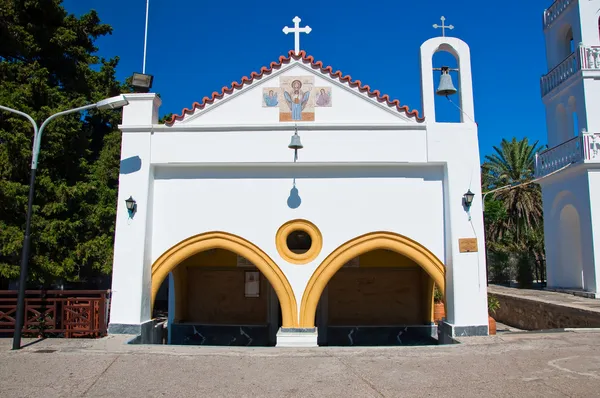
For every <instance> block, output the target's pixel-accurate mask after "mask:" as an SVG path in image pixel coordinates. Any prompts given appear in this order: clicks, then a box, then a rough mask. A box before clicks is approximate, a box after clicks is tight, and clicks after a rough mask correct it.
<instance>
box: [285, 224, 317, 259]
mask: <svg viewBox="0 0 600 398" xmlns="http://www.w3.org/2000/svg"><path fill="white" fill-rule="evenodd" d="M286 244H287V247H288V249H290V251H291V252H292V253H296V254H302V253H306V252H307V251H308V250H309V249H310V247H311V246H312V238H311V237H310V235H309V234H308V233H306V232H305V231H300V230H295V231H293V232H292V233H290V234H289V235H288V236H287V239H286Z"/></svg>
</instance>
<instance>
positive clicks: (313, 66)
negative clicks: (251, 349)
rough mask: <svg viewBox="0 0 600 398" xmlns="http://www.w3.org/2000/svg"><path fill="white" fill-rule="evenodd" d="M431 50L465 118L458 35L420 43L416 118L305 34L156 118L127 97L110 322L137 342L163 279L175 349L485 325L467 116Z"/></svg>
mask: <svg viewBox="0 0 600 398" xmlns="http://www.w3.org/2000/svg"><path fill="white" fill-rule="evenodd" d="M298 20H299V19H298ZM295 22H296V21H295ZM296 27H298V26H297V25H296ZM296 34H299V33H296ZM297 43H298V39H297ZM438 51H447V52H450V53H451V54H453V55H454V56H455V58H456V59H457V62H458V86H459V91H458V96H459V97H460V107H461V109H462V110H463V112H464V114H465V115H469V116H470V117H473V118H474V104H473V94H472V80H471V67H470V54H469V48H468V46H467V45H466V44H465V43H464V42H462V41H461V40H459V39H457V38H452V37H436V38H433V39H430V40H428V41H427V42H425V43H424V44H423V45H422V47H421V66H422V75H421V81H422V89H423V94H422V95H423V97H422V109H423V116H422V115H421V114H420V113H419V112H418V111H415V110H412V109H410V108H409V107H407V106H405V105H403V104H401V103H400V102H399V101H398V100H394V99H391V98H389V96H387V95H385V94H382V93H381V92H379V91H377V90H374V89H372V88H371V87H369V86H368V85H366V84H364V83H363V82H360V81H357V80H354V79H352V77H350V76H346V75H343V74H342V73H341V72H339V71H335V70H334V69H332V68H331V67H329V66H326V65H324V64H323V63H322V62H320V61H317V60H315V59H314V58H313V57H311V56H309V55H307V54H306V53H305V52H304V51H300V50H299V46H298V44H297V45H296V49H295V50H292V51H290V52H289V53H288V54H287V55H285V56H281V57H279V59H278V60H276V61H275V62H272V63H271V64H270V65H268V66H265V67H263V68H261V69H260V70H259V71H258V72H253V73H252V74H250V75H249V77H244V78H242V80H241V81H239V82H236V83H233V84H232V85H231V86H227V87H224V88H223V89H222V91H221V92H218V93H213V94H212V96H210V97H205V98H204V99H203V100H202V101H201V102H199V103H195V104H193V105H192V106H191V108H189V109H184V110H183V111H182V113H181V114H180V115H176V116H174V117H173V118H172V119H171V120H170V121H169V122H168V123H166V124H159V123H158V114H159V107H160V105H161V101H160V99H159V98H158V97H157V96H156V95H155V94H151V93H149V94H129V95H127V99H128V100H129V105H128V106H127V107H126V108H124V110H123V122H122V125H121V126H120V128H121V130H122V133H123V138H122V154H121V171H120V180H119V196H118V216H117V224H116V234H115V254H114V268H113V285H112V301H111V313H110V327H109V333H128V334H140V335H142V340H144V336H149V335H150V334H151V333H152V328H153V327H154V325H155V323H156V321H155V320H153V313H155V311H154V312H153V310H155V309H156V306H157V303H158V301H157V296H160V295H161V292H163V293H162V294H163V296H162V297H163V298H164V297H167V298H168V299H167V301H168V319H169V322H168V330H169V341H170V342H171V343H173V344H225V345H228V344H229V345H266V346H269V345H277V346H316V345H317V344H318V345H357V344H361V343H366V342H367V341H370V342H371V343H370V344H372V342H373V341H378V342H380V343H381V344H396V343H398V344H400V343H403V342H406V341H407V339H408V340H410V339H413V340H414V339H416V340H418V339H419V338H420V337H419V336H421V337H424V338H430V337H431V336H436V337H437V335H438V333H439V335H440V336H441V337H440V339H442V340H443V339H445V338H447V337H453V336H457V335H486V334H487V333H488V311H487V289H486V265H485V251H484V248H485V242H484V229H483V216H482V203H481V199H480V198H481V188H480V163H479V149H478V139H477V125H476V124H475V123H474V122H472V121H471V120H470V119H469V118H466V117H465V118H464V120H461V122H459V123H438V122H436V118H435V102H434V96H435V95H436V93H435V88H436V87H435V85H436V84H437V82H434V78H433V73H432V69H433V64H432V60H433V55H434V54H435V53H436V52H438ZM290 142H291V144H290ZM465 194H467V195H466V196H465ZM471 194H474V195H472V196H471ZM473 197H474V198H475V199H474V200H473V201H472V203H470V199H472V198H473ZM127 200H129V205H130V207H131V208H132V210H131V211H129V210H128V209H127V205H128V203H127ZM166 291H168V293H164V292H166ZM435 291H437V294H436V295H434V292H435ZM434 296H436V297H439V299H440V300H441V302H443V303H444V305H445V318H444V319H443V320H442V321H440V322H439V323H438V325H436V324H435V323H434V310H433V308H434V301H435V300H434ZM146 340H148V338H146Z"/></svg>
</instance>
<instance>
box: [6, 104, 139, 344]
mask: <svg viewBox="0 0 600 398" xmlns="http://www.w3.org/2000/svg"><path fill="white" fill-rule="evenodd" d="M128 103H129V102H128V101H127V99H126V98H125V96H123V95H118V96H116V97H112V98H108V99H105V100H102V101H100V102H97V103H95V104H89V105H84V106H80V107H79V108H74V109H69V110H66V111H62V112H58V113H56V114H54V115H52V116H50V117H48V118H47V119H46V120H44V122H43V123H42V126H41V127H40V129H39V130H38V127H37V124H36V122H35V120H33V118H32V117H31V116H29V115H28V114H26V113H24V112H21V111H18V110H16V109H12V108H8V107H6V106H2V105H0V109H1V110H4V111H8V112H12V113H16V114H17V115H20V116H23V117H25V118H27V120H29V122H30V123H31V124H32V125H33V151H32V156H31V177H30V181H29V197H28V199H27V201H28V202H27V219H26V222H25V239H24V240H23V251H22V253H21V270H20V275H19V294H18V296H17V318H16V322H15V333H14V335H13V347H12V348H13V350H18V349H20V348H21V331H22V329H23V322H24V318H25V308H24V307H25V285H26V284H27V268H28V265H29V248H30V235H31V213H32V207H33V194H34V184H35V174H36V171H37V165H38V156H39V154H40V145H41V142H42V134H43V132H44V129H45V128H46V126H48V124H49V123H50V122H51V121H52V120H54V119H55V118H57V117H59V116H63V115H67V114H70V113H75V112H80V111H84V110H87V109H93V108H97V109H101V110H102V109H117V108H121V107H123V106H125V105H127V104H128Z"/></svg>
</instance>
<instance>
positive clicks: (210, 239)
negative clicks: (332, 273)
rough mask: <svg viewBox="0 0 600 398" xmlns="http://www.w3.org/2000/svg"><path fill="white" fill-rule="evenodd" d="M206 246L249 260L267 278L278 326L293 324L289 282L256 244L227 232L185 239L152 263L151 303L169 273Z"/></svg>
mask: <svg viewBox="0 0 600 398" xmlns="http://www.w3.org/2000/svg"><path fill="white" fill-rule="evenodd" d="M210 249H225V250H229V251H232V252H234V253H236V254H239V255H240V256H243V257H244V258H246V259H247V260H249V261H251V262H252V263H253V264H254V265H256V267H257V268H258V269H259V270H260V272H262V273H263V275H264V276H265V277H266V278H267V279H268V280H269V282H270V283H271V286H273V289H274V290H275V293H276V294H277V297H278V298H279V303H280V305H281V316H282V327H285V328H292V327H296V326H297V323H298V306H297V303H296V296H295V295H294V290H293V289H292V286H291V285H290V282H289V281H288V280H287V278H286V277H285V275H284V273H283V272H282V271H281V269H280V268H279V267H278V266H277V264H275V262H274V261H273V260H272V259H271V258H270V257H269V256H268V255H267V254H266V253H265V252H263V251H262V250H261V249H260V248H259V247H258V246H256V245H255V244H253V243H251V242H249V241H247V240H246V239H243V238H241V237H239V236H236V235H233V234H230V233H227V232H219V231H216V232H207V233H203V234H199V235H196V236H192V237H191V238H188V239H185V240H183V241H181V242H179V243H178V244H176V245H175V246H173V247H171V248H170V249H169V250H167V251H166V252H165V253H163V255H161V256H160V257H159V258H158V259H157V260H156V261H155V262H154V264H152V302H151V306H152V307H154V300H155V298H156V293H157V292H158V289H159V288H160V285H161V284H162V283H163V281H164V280H165V278H166V277H167V275H169V272H171V271H173V270H174V269H175V267H177V266H178V265H179V264H181V262H182V261H183V260H185V259H187V258H189V257H191V256H193V255H194V254H196V253H200V252H203V251H206V250H210Z"/></svg>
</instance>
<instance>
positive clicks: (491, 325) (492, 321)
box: [488, 315, 496, 336]
mask: <svg viewBox="0 0 600 398" xmlns="http://www.w3.org/2000/svg"><path fill="white" fill-rule="evenodd" d="M488 324H489V328H490V336H493V335H495V334H496V320H495V319H494V318H492V317H491V316H489V315H488Z"/></svg>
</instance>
